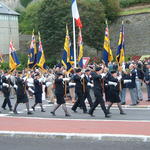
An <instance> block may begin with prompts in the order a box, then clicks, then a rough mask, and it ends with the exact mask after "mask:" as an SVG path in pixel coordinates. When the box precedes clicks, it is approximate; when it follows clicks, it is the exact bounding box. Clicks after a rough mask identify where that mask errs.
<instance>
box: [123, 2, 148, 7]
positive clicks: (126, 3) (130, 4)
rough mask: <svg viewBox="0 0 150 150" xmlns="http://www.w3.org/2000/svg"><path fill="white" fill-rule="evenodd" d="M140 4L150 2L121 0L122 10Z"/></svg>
mask: <svg viewBox="0 0 150 150" xmlns="http://www.w3.org/2000/svg"><path fill="white" fill-rule="evenodd" d="M140 3H150V0H120V6H121V7H122V8H125V7H130V6H132V5H135V4H140Z"/></svg>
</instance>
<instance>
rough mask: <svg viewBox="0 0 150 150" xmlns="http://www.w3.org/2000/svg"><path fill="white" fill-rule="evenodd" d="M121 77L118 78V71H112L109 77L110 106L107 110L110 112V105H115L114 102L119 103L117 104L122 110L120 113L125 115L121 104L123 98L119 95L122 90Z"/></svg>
mask: <svg viewBox="0 0 150 150" xmlns="http://www.w3.org/2000/svg"><path fill="white" fill-rule="evenodd" d="M120 79H121V78H119V77H118V79H117V72H116V71H111V76H110V77H109V79H108V86H109V90H108V101H109V103H108V108H107V111H108V113H110V112H109V110H110V107H111V106H112V105H113V103H117V106H118V108H119V110H120V114H121V115H124V114H125V113H124V111H123V110H122V106H121V100H120V97H119V92H120V82H119V80H120Z"/></svg>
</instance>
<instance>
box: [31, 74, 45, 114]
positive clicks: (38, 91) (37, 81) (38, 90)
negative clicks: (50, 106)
mask: <svg viewBox="0 0 150 150" xmlns="http://www.w3.org/2000/svg"><path fill="white" fill-rule="evenodd" d="M41 80H42V79H41V78H40V74H39V73H36V74H35V77H34V95H35V104H34V105H33V106H32V107H31V108H32V109H33V111H35V106H36V105H37V104H39V105H40V107H41V112H45V110H44V108H43V105H42V93H43V91H42V81H41Z"/></svg>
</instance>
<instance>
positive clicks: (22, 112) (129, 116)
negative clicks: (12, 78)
mask: <svg viewBox="0 0 150 150" xmlns="http://www.w3.org/2000/svg"><path fill="white" fill-rule="evenodd" d="M3 99H4V98H3V96H0V106H1V105H2V102H3ZM15 101H16V99H11V102H12V105H13V106H14V103H15ZM33 104H34V100H30V110H31V111H32V109H31V106H32V105H33ZM43 106H44V109H45V110H46V112H41V109H40V107H39V105H37V106H36V108H35V109H36V110H35V112H33V115H27V111H26V107H25V104H19V105H18V108H17V111H18V113H19V114H17V115H16V114H13V112H12V111H9V109H8V107H6V109H7V110H3V109H2V108H1V109H0V110H1V111H2V113H1V114H0V116H17V117H38V118H61V119H63V118H65V119H66V118H67V119H105V117H104V113H103V112H102V110H101V108H100V106H99V107H97V109H96V110H95V112H94V115H95V117H91V116H90V115H88V114H83V111H82V110H81V109H80V108H78V109H77V111H78V113H74V112H73V111H72V110H71V105H67V108H68V111H69V112H70V114H71V117H65V114H64V112H63V110H62V108H61V107H60V108H59V109H58V110H57V111H56V116H52V115H51V114H50V112H51V111H52V109H53V107H54V105H53V104H48V102H47V101H46V100H45V101H43ZM87 108H88V109H89V107H87ZM110 111H111V113H112V117H111V118H109V119H110V120H150V117H149V116H150V107H146V108H137V107H133V108H124V111H125V113H126V115H120V113H119V109H118V108H111V110H110Z"/></svg>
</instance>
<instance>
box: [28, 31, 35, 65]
mask: <svg viewBox="0 0 150 150" xmlns="http://www.w3.org/2000/svg"><path fill="white" fill-rule="evenodd" d="M36 56H37V48H36V41H35V35H34V30H33V32H32V39H31V44H30V49H29V51H28V67H29V68H33V67H34V66H35V65H36V60H37V59H36Z"/></svg>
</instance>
